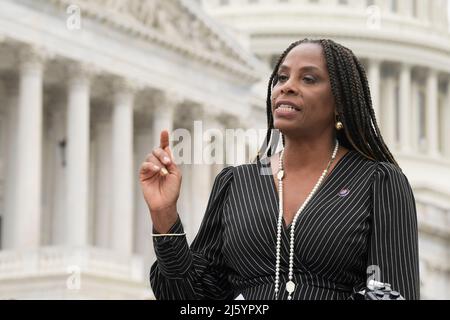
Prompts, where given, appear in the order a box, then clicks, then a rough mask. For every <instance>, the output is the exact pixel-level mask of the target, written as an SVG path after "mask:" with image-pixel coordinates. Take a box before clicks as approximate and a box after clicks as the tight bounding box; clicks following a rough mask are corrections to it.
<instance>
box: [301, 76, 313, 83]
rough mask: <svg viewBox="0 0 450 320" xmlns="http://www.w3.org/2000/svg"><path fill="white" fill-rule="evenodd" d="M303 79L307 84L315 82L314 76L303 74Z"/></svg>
mask: <svg viewBox="0 0 450 320" xmlns="http://www.w3.org/2000/svg"><path fill="white" fill-rule="evenodd" d="M303 81H305V82H306V83H307V84H313V83H315V82H316V78H314V77H312V76H305V77H303Z"/></svg>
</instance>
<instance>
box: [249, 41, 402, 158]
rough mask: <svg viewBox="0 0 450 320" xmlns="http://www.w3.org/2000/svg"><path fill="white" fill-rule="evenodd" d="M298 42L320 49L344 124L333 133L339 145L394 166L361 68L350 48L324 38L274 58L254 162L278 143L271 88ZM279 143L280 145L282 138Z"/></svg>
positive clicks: (293, 46)
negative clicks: (264, 122)
mask: <svg viewBox="0 0 450 320" xmlns="http://www.w3.org/2000/svg"><path fill="white" fill-rule="evenodd" d="M302 43H316V44H319V45H321V46H322V48H323V52H324V56H325V60H326V63H327V68H328V73H329V77H330V85H331V91H332V93H333V96H334V99H335V102H336V111H337V114H338V116H339V120H340V121H341V122H342V123H343V124H344V130H341V131H337V132H336V136H337V139H338V140H339V143H340V144H341V145H343V146H344V147H346V148H347V149H350V150H355V151H357V152H358V153H360V154H361V155H363V156H364V157H366V158H368V159H371V160H376V161H384V162H389V163H392V164H394V165H396V166H398V164H397V161H395V159H394V157H393V155H392V153H391V152H390V151H389V148H388V147H387V145H386V144H385V142H384V140H383V138H382V136H381V133H380V129H379V128H378V125H377V121H376V118H375V112H374V110H373V106H372V99H371V95H370V89H369V83H368V81H367V75H366V72H365V70H364V67H363V65H362V64H361V62H360V61H359V60H358V58H357V57H356V56H355V55H354V53H353V52H352V51H351V50H350V49H348V48H346V47H344V46H342V45H340V44H338V43H336V42H334V41H333V40H328V39H321V40H310V39H303V40H300V41H296V42H294V43H292V44H291V45H290V46H289V47H288V48H287V49H286V50H285V51H284V52H283V53H282V54H281V55H280V57H279V58H278V61H277V63H276V64H275V67H274V69H273V72H272V75H271V76H270V80H269V84H268V88H267V99H266V112H267V134H266V139H265V140H266V141H265V143H264V144H263V146H262V147H261V149H260V151H259V152H258V156H257V161H259V159H260V156H262V155H263V154H264V153H266V152H267V157H270V156H271V155H272V152H274V150H275V148H276V146H277V144H278V139H279V137H278V136H275V135H273V134H272V133H273V129H274V125H273V114H272V101H271V96H272V88H273V87H274V86H275V85H276V84H277V82H278V78H277V74H278V69H279V67H280V65H281V63H282V62H283V61H284V59H285V58H286V56H287V54H288V53H289V52H290V51H291V50H292V49H293V48H295V47H297V46H298V45H300V44H302ZM282 142H283V145H284V137H283V141H282Z"/></svg>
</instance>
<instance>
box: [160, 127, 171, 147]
mask: <svg viewBox="0 0 450 320" xmlns="http://www.w3.org/2000/svg"><path fill="white" fill-rule="evenodd" d="M160 141H161V142H160V147H161V149H163V150H164V149H165V148H166V147H168V146H169V132H168V131H167V130H163V131H161V138H160Z"/></svg>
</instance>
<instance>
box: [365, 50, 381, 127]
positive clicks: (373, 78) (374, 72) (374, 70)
mask: <svg viewBox="0 0 450 320" xmlns="http://www.w3.org/2000/svg"><path fill="white" fill-rule="evenodd" d="M380 70H381V61H380V60H377V59H370V60H369V74H368V75H369V83H370V93H371V97H372V105H373V110H374V111H375V116H376V118H377V119H378V118H379V117H380Z"/></svg>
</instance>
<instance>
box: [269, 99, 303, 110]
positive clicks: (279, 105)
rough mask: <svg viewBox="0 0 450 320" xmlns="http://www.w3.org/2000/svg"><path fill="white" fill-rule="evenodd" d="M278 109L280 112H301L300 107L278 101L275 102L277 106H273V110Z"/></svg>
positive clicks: (288, 102)
mask: <svg viewBox="0 0 450 320" xmlns="http://www.w3.org/2000/svg"><path fill="white" fill-rule="evenodd" d="M277 109H280V110H284V111H289V110H291V111H292V110H293V111H301V110H302V109H301V107H300V106H297V105H296V104H294V103H292V102H290V101H279V102H277V104H276V105H275V110H277Z"/></svg>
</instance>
